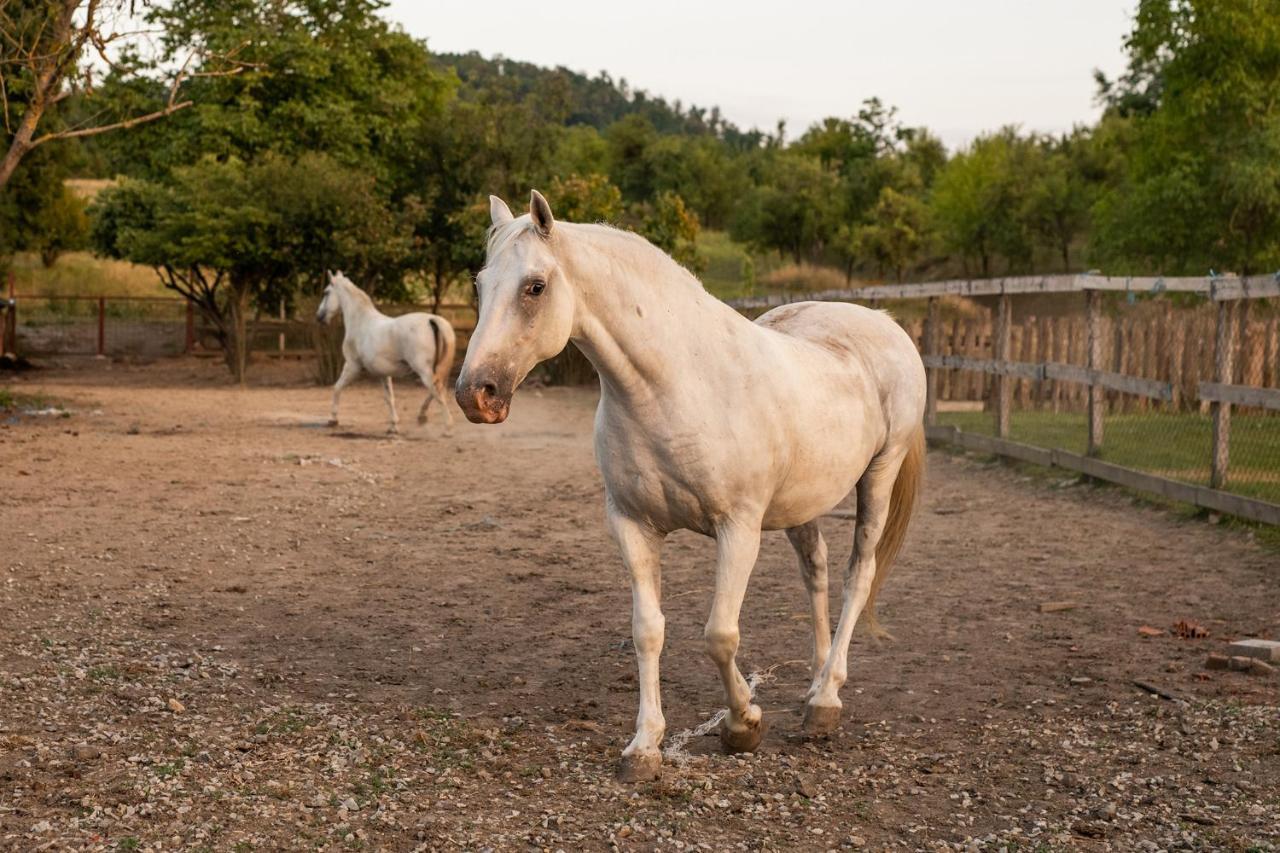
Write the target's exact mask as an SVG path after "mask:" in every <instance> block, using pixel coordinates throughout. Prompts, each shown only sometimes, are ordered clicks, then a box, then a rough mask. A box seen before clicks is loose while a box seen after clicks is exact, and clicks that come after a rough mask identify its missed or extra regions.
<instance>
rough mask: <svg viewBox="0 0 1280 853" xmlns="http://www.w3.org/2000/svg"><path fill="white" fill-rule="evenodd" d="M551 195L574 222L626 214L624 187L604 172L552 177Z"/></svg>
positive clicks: (605, 219) (557, 207) (563, 215)
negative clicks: (624, 209) (622, 189)
mask: <svg viewBox="0 0 1280 853" xmlns="http://www.w3.org/2000/svg"><path fill="white" fill-rule="evenodd" d="M550 198H551V200H552V204H554V205H555V211H556V215H557V216H559V217H561V218H563V219H565V220H567V221H570V222H616V221H617V220H618V217H620V216H621V215H622V191H621V190H619V189H618V188H617V187H615V186H614V185H613V184H612V183H610V181H609V179H608V178H607V177H605V176H604V175H600V174H590V175H586V176H585V177H584V176H582V175H576V174H574V175H570V176H569V177H567V178H564V179H561V178H552V179H551V195H550ZM695 231H696V229H695ZM695 236H696V234H695Z"/></svg>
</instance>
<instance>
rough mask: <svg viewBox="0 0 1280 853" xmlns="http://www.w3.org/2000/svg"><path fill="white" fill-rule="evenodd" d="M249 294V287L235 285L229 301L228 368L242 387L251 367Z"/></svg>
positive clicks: (232, 287) (239, 284)
mask: <svg viewBox="0 0 1280 853" xmlns="http://www.w3.org/2000/svg"><path fill="white" fill-rule="evenodd" d="M249 292H250V288H249V286H248V285H246V284H241V283H233V284H232V286H231V292H230V293H229V294H228V296H229V297H230V298H229V299H228V300H227V307H228V309H229V310H230V313H231V334H230V336H229V337H230V339H231V340H230V343H231V346H230V348H228V350H227V353H226V356H227V366H228V367H230V368H231V375H232V376H233V377H234V378H235V380H236V381H237V382H239V383H240V385H241V387H243V386H244V384H245V373H246V370H247V368H248V366H249V336H248V314H249Z"/></svg>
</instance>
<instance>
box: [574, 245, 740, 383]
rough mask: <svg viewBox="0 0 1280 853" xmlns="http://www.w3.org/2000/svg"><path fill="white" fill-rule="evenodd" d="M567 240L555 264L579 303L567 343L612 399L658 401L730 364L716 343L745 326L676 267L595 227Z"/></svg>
mask: <svg viewBox="0 0 1280 853" xmlns="http://www.w3.org/2000/svg"><path fill="white" fill-rule="evenodd" d="M572 236H573V239H572V240H568V241H566V243H567V244H571V245H569V246H568V248H567V250H566V251H565V252H564V256H563V259H562V262H563V263H565V266H566V267H567V268H568V269H567V272H568V273H569V274H570V277H571V280H572V281H573V282H574V285H575V287H576V289H577V297H578V298H577V308H576V316H575V322H574V329H573V333H572V334H571V336H570V339H571V340H572V341H573V342H574V343H575V344H576V345H577V346H578V348H579V349H580V350H581V351H582V353H583V355H585V356H586V357H587V359H588V360H590V361H591V363H592V365H593V366H594V367H595V369H596V372H597V373H599V374H600V378H601V381H602V382H603V383H604V385H605V386H606V387H607V389H608V390H609V391H611V392H612V393H613V395H614V396H616V397H620V398H621V399H623V400H628V399H637V398H645V397H652V396H654V395H660V394H663V393H664V392H666V391H668V390H670V389H671V388H672V387H674V385H675V383H676V382H678V381H679V379H680V378H681V377H682V376H686V377H687V376H688V375H689V374H690V373H703V372H705V371H708V370H714V369H715V368H716V367H717V366H718V364H720V363H728V362H729V361H731V360H733V359H734V358H735V355H734V352H733V348H732V347H729V346H721V343H722V342H723V343H727V342H728V341H729V340H731V339H738V340H741V339H742V338H743V337H745V336H742V335H738V336H735V335H733V334H732V333H731V332H730V331H728V329H729V327H730V326H732V325H733V324H743V325H746V326H752V324H750V323H747V322H746V321H745V320H744V318H743V317H742V316H741V315H739V314H738V313H737V312H736V311H734V310H733V309H732V308H730V307H729V306H727V305H725V304H724V303H723V302H721V301H720V300H718V299H716V298H715V297H714V296H712V295H711V294H709V293H707V292H706V291H705V290H703V288H702V286H701V285H700V284H699V283H698V281H697V279H695V278H694V277H693V276H692V275H691V274H690V273H689V272H688V271H687V270H685V269H684V268H683V267H681V266H680V265H679V264H677V263H676V262H675V261H673V260H671V259H670V258H669V257H667V256H666V255H665V254H663V253H662V252H661V251H659V250H658V249H656V248H654V247H653V246H651V245H649V244H648V243H645V242H643V241H641V240H638V239H635V238H634V237H631V236H628V235H627V234H625V232H614V231H612V230H611V229H606V228H604V227H602V226H577V227H575V228H574V229H573V231H572ZM709 341H712V342H714V343H713V344H711V345H708V342H709Z"/></svg>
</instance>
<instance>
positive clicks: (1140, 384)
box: [1044, 363, 1173, 400]
mask: <svg viewBox="0 0 1280 853" xmlns="http://www.w3.org/2000/svg"><path fill="white" fill-rule="evenodd" d="M1044 375H1045V378H1047V379H1059V380H1062V381H1063V382H1078V383H1080V384H1081V385H1088V386H1091V387H1093V388H1109V389H1111V390H1112V391H1120V392H1123V393H1125V394H1137V395H1139V396H1141V397H1152V398H1154V399H1156V400H1172V399H1173V385H1172V384H1170V383H1168V382H1161V381H1159V380H1158V379H1143V378H1142V377H1140V376H1128V375H1126V374H1124V373H1112V372H1110V371H1107V370H1090V369H1089V368H1087V367H1080V366H1079V365H1076V364H1054V363H1050V364H1046V365H1044Z"/></svg>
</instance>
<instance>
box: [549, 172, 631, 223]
mask: <svg viewBox="0 0 1280 853" xmlns="http://www.w3.org/2000/svg"><path fill="white" fill-rule="evenodd" d="M551 198H552V199H553V200H554V204H555V209H556V211H557V215H558V216H561V217H563V218H564V219H565V221H567V222H616V221H617V220H618V218H619V217H621V216H622V191H621V190H619V189H618V188H617V187H615V186H614V185H613V184H612V183H610V182H609V179H608V178H607V177H605V176H604V175H598V174H591V175H586V176H582V175H570V176H569V177H567V178H563V179H561V178H552V179H551Z"/></svg>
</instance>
